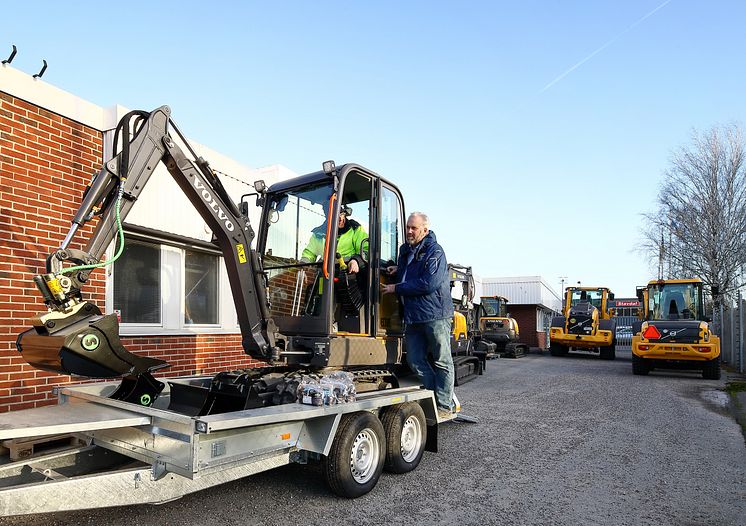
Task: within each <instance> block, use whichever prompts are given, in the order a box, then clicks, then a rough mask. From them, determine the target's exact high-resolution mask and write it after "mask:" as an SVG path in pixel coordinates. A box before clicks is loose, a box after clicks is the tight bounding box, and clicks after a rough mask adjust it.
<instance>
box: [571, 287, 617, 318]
mask: <svg viewBox="0 0 746 526" xmlns="http://www.w3.org/2000/svg"><path fill="white" fill-rule="evenodd" d="M613 299H614V293H613V292H611V291H610V290H609V289H607V288H605V287H597V288H595V287H567V290H566V296H565V308H564V311H565V316H568V313H569V312H570V309H571V308H573V307H574V306H576V305H577V304H578V303H588V304H590V305H591V306H592V307H595V308H597V309H598V312H599V317H600V318H603V319H610V318H611V317H612V316H613V312H611V310H610V309H609V300H613Z"/></svg>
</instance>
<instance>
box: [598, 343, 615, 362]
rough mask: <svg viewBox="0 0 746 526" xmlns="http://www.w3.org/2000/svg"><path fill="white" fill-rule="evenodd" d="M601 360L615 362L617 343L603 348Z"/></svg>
mask: <svg viewBox="0 0 746 526" xmlns="http://www.w3.org/2000/svg"><path fill="white" fill-rule="evenodd" d="M600 358H601V359H602V360H613V359H615V358H616V343H614V344H612V345H610V346H609V347H601V350H600Z"/></svg>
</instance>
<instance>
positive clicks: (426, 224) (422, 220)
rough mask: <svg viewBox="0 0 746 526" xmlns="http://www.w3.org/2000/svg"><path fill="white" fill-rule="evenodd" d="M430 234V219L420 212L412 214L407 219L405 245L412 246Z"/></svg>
mask: <svg viewBox="0 0 746 526" xmlns="http://www.w3.org/2000/svg"><path fill="white" fill-rule="evenodd" d="M428 232H430V219H428V217H427V215H425V214H423V213H422V212H412V213H411V214H409V219H407V244H409V245H411V246H414V245H416V244H417V243H419V242H420V241H422V240H423V239H424V238H425V236H426V235H427V234H428Z"/></svg>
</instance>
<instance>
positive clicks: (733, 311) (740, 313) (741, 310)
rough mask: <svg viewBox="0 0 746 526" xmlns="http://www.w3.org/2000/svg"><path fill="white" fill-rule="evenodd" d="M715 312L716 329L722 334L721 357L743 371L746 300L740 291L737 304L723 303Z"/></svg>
mask: <svg viewBox="0 0 746 526" xmlns="http://www.w3.org/2000/svg"><path fill="white" fill-rule="evenodd" d="M714 314H715V316H714V319H713V325H714V330H715V333H716V334H718V335H719V336H720V359H721V361H722V362H723V363H725V364H728V365H730V366H731V367H733V368H735V369H736V370H737V371H738V372H740V373H743V372H744V347H745V346H746V345H744V339H745V338H744V336H745V334H744V329H746V300H745V299H744V298H743V296H742V295H741V293H740V292H739V293H738V299H737V301H736V303H735V305H733V304H730V305H729V304H727V303H726V304H721V305H720V306H719V308H716V309H715V313H714Z"/></svg>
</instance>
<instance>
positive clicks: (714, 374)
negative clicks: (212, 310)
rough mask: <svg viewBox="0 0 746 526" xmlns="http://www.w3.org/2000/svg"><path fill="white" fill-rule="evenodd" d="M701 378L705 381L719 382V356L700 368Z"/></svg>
mask: <svg viewBox="0 0 746 526" xmlns="http://www.w3.org/2000/svg"><path fill="white" fill-rule="evenodd" d="M702 378H704V379H705V380H720V356H718V357H717V358H713V359H712V360H708V361H707V362H705V365H704V367H703V368H702Z"/></svg>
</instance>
